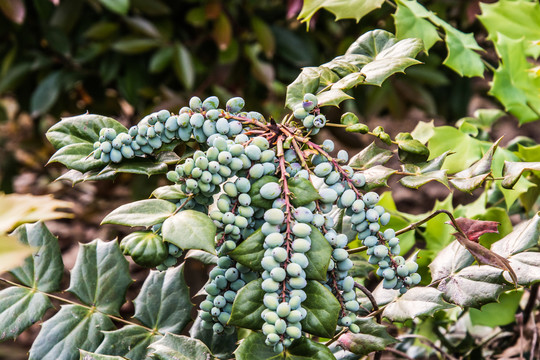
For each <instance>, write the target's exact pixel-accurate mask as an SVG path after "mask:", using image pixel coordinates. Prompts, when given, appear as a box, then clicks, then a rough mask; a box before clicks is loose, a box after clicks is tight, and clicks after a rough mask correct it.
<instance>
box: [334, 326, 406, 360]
mask: <svg viewBox="0 0 540 360" xmlns="http://www.w3.org/2000/svg"><path fill="white" fill-rule="evenodd" d="M354 323H355V324H356V325H358V327H360V331H359V332H358V333H357V334H355V333H352V332H346V333H345V334H343V335H341V336H340V337H339V339H338V343H339V345H340V346H341V347H342V348H344V349H345V350H348V351H350V352H352V353H354V354H356V355H360V356H363V355H367V354H369V353H371V352H373V351H378V350H384V349H385V348H386V347H387V346H388V345H391V344H394V343H396V342H398V341H397V340H396V339H395V338H394V337H392V336H390V335H389V334H388V332H387V331H386V326H384V325H380V324H377V323H376V322H375V320H374V319H373V318H372V317H369V318H359V319H358V320H356V321H355V322H354Z"/></svg>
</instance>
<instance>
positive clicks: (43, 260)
mask: <svg viewBox="0 0 540 360" xmlns="http://www.w3.org/2000/svg"><path fill="white" fill-rule="evenodd" d="M13 234H14V235H15V236H17V239H18V240H19V241H20V242H21V243H23V244H25V245H30V246H32V247H34V248H35V251H34V252H33V254H32V257H29V258H27V259H26V260H25V262H24V265H23V266H21V267H18V268H16V269H13V270H11V273H12V274H13V275H15V277H17V279H19V281H20V282H21V283H22V284H23V285H26V286H28V287H31V288H33V289H37V290H39V291H44V292H53V291H58V290H59V289H60V282H61V281H62V274H63V272H64V264H63V262H62V255H61V253H60V246H58V239H57V238H56V237H55V236H54V235H53V234H51V232H50V231H49V229H47V227H46V226H45V224H43V223H42V222H37V223H35V224H26V225H21V226H19V227H18V228H17V229H16V230H15V231H14V233H13Z"/></svg>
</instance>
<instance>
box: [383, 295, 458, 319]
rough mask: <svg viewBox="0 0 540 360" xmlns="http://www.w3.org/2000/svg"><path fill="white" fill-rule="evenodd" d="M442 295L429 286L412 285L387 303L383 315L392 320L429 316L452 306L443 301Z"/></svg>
mask: <svg viewBox="0 0 540 360" xmlns="http://www.w3.org/2000/svg"><path fill="white" fill-rule="evenodd" d="M442 295H443V294H442V292H440V291H439V290H437V289H434V288H431V287H414V288H412V289H410V290H409V291H407V292H406V293H405V294H403V295H402V296H400V297H399V298H398V299H397V300H396V301H394V302H392V303H390V304H388V305H387V306H386V308H385V309H384V312H383V316H385V317H387V318H388V319H390V320H392V321H405V320H409V319H416V318H418V317H421V316H431V315H433V314H434V313H435V312H436V311H438V310H441V309H448V308H450V307H452V305H450V304H448V303H446V302H444V301H443V298H442Z"/></svg>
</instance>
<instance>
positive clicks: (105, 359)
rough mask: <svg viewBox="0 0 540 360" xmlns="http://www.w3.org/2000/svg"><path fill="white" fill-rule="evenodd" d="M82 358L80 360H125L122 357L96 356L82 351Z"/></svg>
mask: <svg viewBox="0 0 540 360" xmlns="http://www.w3.org/2000/svg"><path fill="white" fill-rule="evenodd" d="M79 352H80V353H81V356H80V357H79V360H123V359H125V358H124V357H121V356H114V355H103V354H96V353H93V352H89V351H84V350H80V349H79Z"/></svg>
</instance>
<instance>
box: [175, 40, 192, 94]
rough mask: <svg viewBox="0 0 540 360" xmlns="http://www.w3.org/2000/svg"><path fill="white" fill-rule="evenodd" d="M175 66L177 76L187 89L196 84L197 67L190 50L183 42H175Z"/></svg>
mask: <svg viewBox="0 0 540 360" xmlns="http://www.w3.org/2000/svg"><path fill="white" fill-rule="evenodd" d="M173 68H174V73H175V74H176V77H177V78H178V80H179V81H180V83H182V85H183V86H184V87H185V88H186V89H188V90H189V89H191V88H193V85H194V84H195V68H194V65H193V60H192V59H191V54H190V53H189V50H188V49H187V48H186V47H185V46H184V45H182V44H180V43H176V44H174V58H173Z"/></svg>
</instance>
